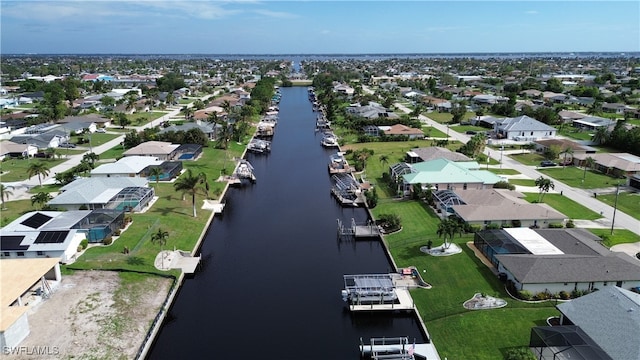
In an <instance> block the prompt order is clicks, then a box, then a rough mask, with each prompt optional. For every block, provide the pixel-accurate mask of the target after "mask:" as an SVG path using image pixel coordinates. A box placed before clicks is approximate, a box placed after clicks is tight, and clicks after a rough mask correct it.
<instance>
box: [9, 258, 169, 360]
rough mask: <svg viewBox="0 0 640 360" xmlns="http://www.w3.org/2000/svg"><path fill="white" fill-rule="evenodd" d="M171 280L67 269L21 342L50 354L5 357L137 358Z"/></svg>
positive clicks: (32, 317) (31, 315)
mask: <svg viewBox="0 0 640 360" xmlns="http://www.w3.org/2000/svg"><path fill="white" fill-rule="evenodd" d="M170 286H171V280H170V279H165V278H161V277H154V276H141V275H137V274H131V273H123V274H118V273H117V272H110V271H77V272H75V273H74V274H73V275H66V276H65V275H63V276H62V282H61V283H60V284H59V285H58V286H57V287H56V289H55V290H54V293H53V294H52V296H51V297H50V298H49V299H47V300H45V301H43V302H41V303H40V304H38V305H36V306H34V308H33V309H32V310H31V311H30V312H29V326H30V328H31V333H30V334H29V336H28V337H27V338H26V339H25V340H24V341H23V342H22V343H21V344H20V345H19V346H20V347H27V348H33V347H40V348H42V347H46V348H47V349H48V350H49V354H48V355H46V356H38V355H34V354H33V353H31V354H22V355H11V356H6V357H3V358H7V359H30V360H31V359H52V358H55V359H133V358H134V357H135V355H136V353H137V352H138V349H139V348H140V346H141V344H142V341H143V339H144V337H145V335H146V333H147V331H148V329H149V326H150V324H151V322H152V321H153V319H154V317H155V316H156V314H157V312H158V310H159V309H160V306H161V305H162V302H163V301H164V299H165V297H166V295H167V292H168V291H169V287H170Z"/></svg>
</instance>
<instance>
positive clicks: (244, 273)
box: [149, 87, 424, 360]
mask: <svg viewBox="0 0 640 360" xmlns="http://www.w3.org/2000/svg"><path fill="white" fill-rule="evenodd" d="M281 90H282V94H283V96H282V100H281V103H280V120H279V122H278V125H277V127H276V134H275V136H274V139H273V143H272V152H271V154H269V155H266V156H265V155H251V154H250V155H249V157H248V158H247V159H248V160H249V162H251V164H252V165H253V166H254V168H255V174H256V177H257V182H256V183H255V184H253V185H248V186H246V187H243V188H240V189H232V190H230V191H229V192H228V193H227V197H226V200H227V206H226V207H225V209H224V214H223V216H222V218H216V219H215V220H214V221H213V224H212V227H211V228H210V229H209V232H208V234H207V238H206V240H205V242H204V243H203V245H202V254H201V255H202V257H203V259H204V260H203V268H202V270H201V271H200V272H198V273H197V274H196V275H195V278H193V279H188V280H186V281H185V283H184V285H183V287H182V289H181V291H180V293H179V295H178V297H177V299H176V302H175V304H174V306H173V307H172V309H171V311H170V314H169V317H168V318H169V319H170V320H168V321H166V322H165V324H164V325H163V328H162V330H161V332H160V333H159V336H158V338H157V340H156V343H155V344H154V346H153V348H152V350H151V352H150V354H149V358H150V359H177V358H183V359H196V358H211V359H231V358H233V359H249V358H262V359H294V358H295V359H323V360H326V359H358V358H359V351H358V344H359V339H360V337H362V338H363V339H365V340H368V339H369V338H371V337H382V336H387V337H396V336H409V337H410V339H411V340H413V338H416V341H417V342H418V343H420V342H424V338H423V335H422V332H421V330H420V327H419V325H418V322H417V320H416V319H415V318H414V316H413V315H409V314H395V315H390V314H351V313H350V312H349V311H348V310H347V308H346V307H345V303H344V302H343V301H342V298H341V296H340V290H341V289H342V288H343V285H344V284H343V280H342V276H343V275H344V274H364V273H386V272H389V271H390V270H391V269H392V265H391V264H390V262H389V260H388V258H387V257H386V255H385V253H384V249H383V247H382V245H381V244H380V242H379V241H358V242H344V241H343V242H340V241H338V239H337V236H336V231H337V224H336V219H337V218H341V219H343V221H350V219H351V218H352V217H353V218H355V219H356V221H358V222H364V221H365V220H366V218H367V214H366V212H365V210H364V209H353V208H349V209H343V208H341V207H340V206H339V205H338V204H337V203H336V201H335V200H334V199H333V197H332V196H331V195H330V192H329V190H330V178H329V174H328V171H327V164H328V160H329V155H331V154H332V153H333V151H330V150H326V149H324V148H322V147H321V146H320V134H318V133H315V132H314V128H315V114H314V113H313V112H312V110H311V104H310V103H309V101H308V99H307V91H306V88H301V87H294V88H282V89H281Z"/></svg>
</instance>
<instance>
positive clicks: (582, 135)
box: [558, 126, 593, 140]
mask: <svg viewBox="0 0 640 360" xmlns="http://www.w3.org/2000/svg"><path fill="white" fill-rule="evenodd" d="M558 133H559V134H560V135H564V136H567V137H570V138H573V139H576V140H591V138H592V137H593V132H592V131H584V130H582V129H577V128H574V127H566V126H565V127H564V128H563V129H562V131H559V132H558Z"/></svg>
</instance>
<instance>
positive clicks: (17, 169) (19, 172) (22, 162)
mask: <svg viewBox="0 0 640 360" xmlns="http://www.w3.org/2000/svg"><path fill="white" fill-rule="evenodd" d="M66 150H67V149H65V150H62V151H60V150H58V153H59V154H66ZM71 151H74V152H77V150H71ZM65 161H66V159H64V158H62V159H45V160H41V159H8V160H5V161H3V162H2V163H1V164H0V166H1V169H2V173H1V174H0V181H1V182H14V181H21V180H27V169H29V166H31V164H34V163H44V164H45V165H46V166H47V167H48V168H49V169H51V168H52V167H54V166H56V165H59V164H61V163H63V162H65ZM33 178H34V179H37V176H34V177H33Z"/></svg>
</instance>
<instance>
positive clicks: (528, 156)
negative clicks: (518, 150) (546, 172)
mask: <svg viewBox="0 0 640 360" xmlns="http://www.w3.org/2000/svg"><path fill="white" fill-rule="evenodd" d="M509 156H511V158H512V159H514V160H516V161H519V162H520V163H522V164H525V165H533V166H538V165H540V162H541V161H542V160H544V156H542V155H540V154H537V153H525V154H513V155H509Z"/></svg>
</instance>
